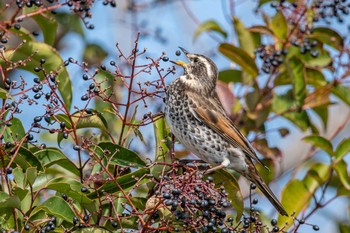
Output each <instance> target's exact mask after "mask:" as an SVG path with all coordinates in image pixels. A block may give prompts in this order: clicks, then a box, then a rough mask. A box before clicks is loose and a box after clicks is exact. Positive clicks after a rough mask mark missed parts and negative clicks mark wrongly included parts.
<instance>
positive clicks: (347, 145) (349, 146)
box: [334, 138, 350, 163]
mask: <svg viewBox="0 0 350 233" xmlns="http://www.w3.org/2000/svg"><path fill="white" fill-rule="evenodd" d="M349 152H350V138H346V139H343V140H342V141H341V142H340V143H339V145H338V146H337V149H336V150H335V153H334V155H335V159H336V161H335V162H336V163H337V162H339V161H340V160H341V159H343V158H344V157H345V156H346V155H347V154H349Z"/></svg>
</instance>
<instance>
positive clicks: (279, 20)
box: [269, 11, 288, 41]
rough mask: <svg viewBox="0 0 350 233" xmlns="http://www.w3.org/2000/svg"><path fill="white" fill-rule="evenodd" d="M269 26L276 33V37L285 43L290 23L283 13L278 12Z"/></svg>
mask: <svg viewBox="0 0 350 233" xmlns="http://www.w3.org/2000/svg"><path fill="white" fill-rule="evenodd" d="M269 26H270V28H271V30H272V31H273V32H274V35H275V36H277V37H278V38H280V39H281V40H283V41H284V40H285V39H286V38H287V33H288V23H287V20H286V18H285V17H284V15H283V13H282V12H281V11H277V13H276V14H275V15H274V16H273V17H272V20H271V23H270V25H269Z"/></svg>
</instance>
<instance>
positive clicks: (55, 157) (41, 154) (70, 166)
mask: <svg viewBox="0 0 350 233" xmlns="http://www.w3.org/2000/svg"><path fill="white" fill-rule="evenodd" d="M34 155H35V156H36V157H37V158H38V159H39V160H40V161H41V163H42V165H43V166H44V167H45V168H48V167H51V166H53V165H58V166H60V167H63V168H65V169H66V170H68V171H70V172H72V173H73V174H75V175H77V176H79V175H80V172H79V169H78V168H77V167H76V166H75V164H74V163H73V162H72V161H71V160H70V159H68V158H67V157H66V155H65V154H63V153H62V151H60V150H59V149H57V148H46V149H43V150H39V151H37V152H35V153H34Z"/></svg>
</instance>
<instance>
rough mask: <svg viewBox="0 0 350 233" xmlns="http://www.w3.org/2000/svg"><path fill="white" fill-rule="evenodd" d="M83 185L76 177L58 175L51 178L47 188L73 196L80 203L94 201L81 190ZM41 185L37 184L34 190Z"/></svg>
mask: <svg viewBox="0 0 350 233" xmlns="http://www.w3.org/2000/svg"><path fill="white" fill-rule="evenodd" d="M82 187H83V185H82V184H81V183H80V182H78V181H76V180H75V179H72V178H68V177H56V178H54V179H51V180H49V181H48V182H47V183H46V185H45V188H46V189H51V190H55V191H57V192H60V193H64V194H66V195H67V196H68V197H71V198H73V199H74V200H76V201H78V202H79V203H80V204H90V203H92V202H93V201H92V200H91V199H89V198H87V196H86V194H85V193H82V192H81V188H82ZM40 188H41V187H40V186H35V187H34V191H37V189H40Z"/></svg>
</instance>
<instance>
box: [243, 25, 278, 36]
mask: <svg viewBox="0 0 350 233" xmlns="http://www.w3.org/2000/svg"><path fill="white" fill-rule="evenodd" d="M248 31H250V32H256V33H260V34H266V35H270V36H273V35H274V33H273V31H271V29H270V28H268V27H266V26H253V27H250V28H248Z"/></svg>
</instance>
